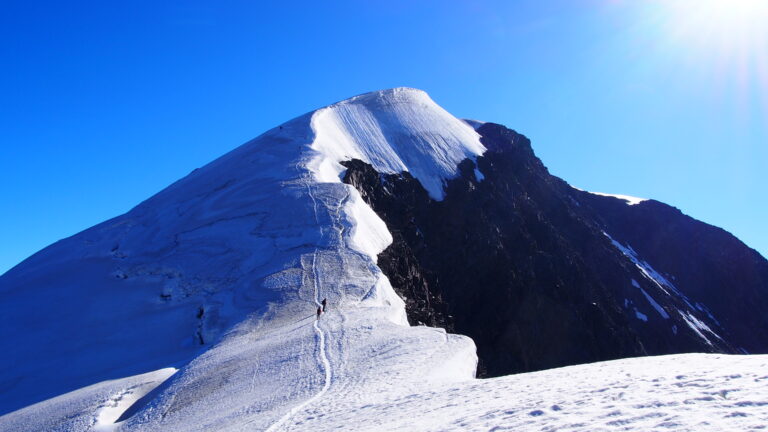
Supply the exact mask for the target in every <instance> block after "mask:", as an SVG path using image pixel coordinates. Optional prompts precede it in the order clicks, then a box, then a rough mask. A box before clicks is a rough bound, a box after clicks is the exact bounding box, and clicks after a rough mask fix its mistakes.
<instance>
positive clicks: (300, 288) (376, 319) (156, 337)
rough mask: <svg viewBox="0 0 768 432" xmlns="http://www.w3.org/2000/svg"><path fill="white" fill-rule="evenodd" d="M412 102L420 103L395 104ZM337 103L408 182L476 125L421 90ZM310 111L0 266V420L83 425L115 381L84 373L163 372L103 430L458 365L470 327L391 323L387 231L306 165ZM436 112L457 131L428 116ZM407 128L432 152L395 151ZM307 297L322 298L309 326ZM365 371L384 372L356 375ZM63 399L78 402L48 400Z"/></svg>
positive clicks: (211, 420)
mask: <svg viewBox="0 0 768 432" xmlns="http://www.w3.org/2000/svg"><path fill="white" fill-rule="evenodd" d="M416 100H418V101H420V104H421V105H419V106H418V107H409V104H410V103H412V102H414V101H416ZM428 102H429V103H428ZM430 103H431V105H429V104H430ZM349 105H350V106H354V107H356V108H355V109H358V110H362V111H366V112H368V113H369V114H370V118H371V119H376V121H377V122H379V123H378V124H379V125H380V126H377V128H376V129H375V130H373V129H372V130H371V131H370V133H371V134H376V133H378V134H381V136H382V137H383V138H382V139H383V140H385V141H381V142H379V143H378V144H377V145H378V146H379V147H377V149H378V150H376V151H384V150H383V146H384V145H385V144H387V142H389V141H386V140H393V141H392V142H393V143H395V142H396V143H397V145H393V148H396V147H397V146H400V149H399V150H398V152H399V154H401V155H402V156H403V158H404V159H403V160H408V157H411V159H410V160H409V161H410V162H411V163H413V162H414V161H415V162H417V163H424V165H425V167H416V166H409V168H414V169H415V170H416V171H419V172H420V173H422V174H423V175H424V176H425V177H423V178H425V179H426V180H425V181H435V182H439V181H438V180H436V179H438V177H439V176H446V175H450V167H449V166H448V164H449V161H450V159H447V158H449V157H451V156H450V155H453V156H452V157H459V156H458V155H460V157H461V158H463V157H464V150H463V149H462V150H456V151H454V149H453V148H452V146H458V145H459V144H460V143H458V142H457V141H456V139H455V136H454V135H455V134H465V135H467V136H469V137H470V138H473V137H474V138H476V134H475V133H474V132H473V131H472V130H471V128H469V127H468V126H466V125H465V124H464V123H462V122H460V121H459V120H456V119H453V118H452V117H450V116H449V115H448V114H447V113H445V112H444V111H443V110H442V109H441V108H439V107H437V105H434V103H432V102H431V101H430V100H429V98H428V97H427V96H426V95H425V94H424V93H423V92H420V91H416V90H410V89H400V90H391V91H385V92H381V93H376V94H372V95H364V96H361V97H358V98H355V99H353V100H351V101H350V102H349ZM336 106H337V107H343V106H344V103H342V104H338V105H336ZM329 109H330V108H329ZM339 111H340V112H343V111H344V108H339ZM411 111H412V112H411ZM432 111H435V112H434V113H432ZM327 112H328V110H320V111H318V112H315V113H310V114H307V115H304V116H301V117H299V118H297V119H295V120H292V121H290V122H288V123H286V124H284V125H282V126H280V127H278V128H275V129H273V130H271V131H269V132H267V133H265V134H263V135H262V136H260V137H258V138H256V139H255V140H253V141H251V142H249V143H247V144H245V145H243V146H241V147H239V148H238V149H236V150H234V151H232V152H230V153H228V154H227V155H225V156H223V157H221V158H219V159H217V160H216V161H214V162H212V163H210V164H208V165H207V166H205V167H203V168H200V169H197V170H195V171H193V172H192V173H191V174H190V175H188V176H187V177H185V178H184V179H182V180H180V181H178V182H176V183H174V184H173V185H171V186H169V187H168V188H166V189H165V190H163V191H161V192H160V193H158V194H157V195H155V196H153V197H152V198H150V199H148V200H147V201H145V202H143V203H141V204H140V205H138V206H137V207H136V208H134V209H133V210H131V211H130V212H128V213H127V214H125V215H123V216H120V217H117V218H115V219H113V220H110V221H107V222H105V223H103V224H101V225H98V226H96V227H93V228H91V229H89V230H86V231H84V232H82V233H80V234H77V235H75V236H73V237H70V238H68V239H65V240H62V241H60V242H58V243H56V244H54V245H52V246H51V247H48V248H46V249H44V250H43V251H41V252H39V253H38V254H36V255H35V256H33V257H31V258H30V259H28V260H27V261H25V262H24V263H22V264H20V265H19V266H17V267H16V268H14V269H12V270H11V271H9V272H8V273H7V274H5V275H3V276H2V278H1V279H0V283H1V284H2V285H0V293H1V294H2V296H3V306H4V310H3V313H2V314H0V316H2V318H0V319H2V320H3V321H2V327H0V328H1V329H2V330H0V331H2V335H0V336H2V337H0V349H2V351H3V352H6V353H12V354H11V355H10V356H3V357H2V358H0V380H2V381H0V388H2V390H3V391H2V392H1V393H0V414H6V413H9V412H11V411H14V410H18V409H19V408H22V407H25V406H26V407H27V408H25V409H22V410H18V411H15V412H11V413H10V414H6V415H5V416H3V417H0V429H2V430H5V429H6V425H13V429H14V430H30V431H32V430H44V429H48V427H47V426H45V425H51V424H62V425H66V426H62V428H63V429H61V430H72V431H78V430H88V428H89V427H90V425H92V424H95V423H98V422H99V420H98V419H99V418H101V419H102V420H101V421H102V422H103V421H104V420H103V419H104V418H105V417H104V416H101V417H99V413H100V412H102V411H103V406H105V404H109V403H110V402H109V401H110V400H117V399H119V398H120V397H121V396H120V395H121V394H123V393H124V392H125V388H123V387H122V386H119V387H120V388H117V387H114V389H113V387H109V388H110V389H113V390H111V392H110V393H109V394H106V393H103V392H102V391H101V389H103V388H104V387H103V386H102V385H101V384H100V383H103V382H106V381H107V380H117V381H115V382H121V380H125V379H127V378H126V377H131V376H134V375H139V374H143V373H151V372H153V371H158V370H162V369H164V368H168V367H178V368H179V371H178V372H177V373H176V374H175V375H174V376H173V377H172V378H171V379H169V380H168V381H167V382H165V383H164V384H162V386H161V387H159V388H158V389H157V390H156V391H154V392H153V393H152V395H151V396H152V397H151V398H144V399H142V400H141V401H139V402H138V404H137V405H136V406H133V407H128V406H125V407H124V409H128V408H130V412H131V413H132V415H131V416H130V418H127V419H125V418H122V417H123V416H122V413H120V412H118V410H113V411H112V412H110V414H109V416H108V417H109V418H110V419H111V418H112V417H116V418H120V419H121V420H120V421H119V422H118V424H112V425H107V426H109V427H116V428H118V429H122V430H166V431H168V430H179V431H190V430H227V429H231V430H240V429H241V428H242V427H243V425H248V427H249V428H253V429H254V430H264V429H267V428H269V427H272V430H282V429H285V428H290V427H291V425H293V424H294V414H295V415H299V417H300V415H301V413H302V412H304V411H306V410H311V409H312V406H313V405H314V403H315V402H316V401H318V400H322V399H325V397H328V396H326V393H327V394H328V395H331V394H333V393H334V392H339V391H341V392H344V391H346V390H345V389H347V387H349V386H354V385H357V384H356V383H365V382H370V383H372V385H371V386H369V387H366V389H365V390H364V391H377V392H385V391H386V389H387V388H390V387H396V388H400V387H402V386H403V384H402V382H401V381H408V382H409V384H406V385H405V387H409V386H421V387H424V386H429V385H431V384H430V383H433V382H442V381H445V380H462V379H470V378H472V376H473V375H474V368H475V364H476V357H475V355H474V344H473V343H472V341H471V340H469V339H468V338H466V337H462V336H454V335H446V334H445V332H444V331H440V330H435V329H429V328H425V327H414V328H411V327H408V325H407V318H406V315H405V308H404V303H403V301H402V300H401V299H400V298H399V297H398V296H397V295H396V294H395V293H394V291H393V290H392V288H391V287H390V285H389V282H388V281H387V279H386V277H384V276H383V274H382V273H381V271H380V270H379V268H378V267H377V266H376V262H375V260H376V255H377V254H378V253H380V252H381V250H383V249H384V248H385V247H386V246H387V245H388V244H389V242H391V235H390V234H389V232H388V231H387V230H386V226H385V225H384V223H383V222H382V221H381V220H380V219H379V218H378V217H377V216H376V215H375V213H373V211H372V210H371V209H370V208H368V206H367V205H366V204H365V203H364V202H363V200H362V199H361V198H360V196H359V193H358V192H357V191H356V190H355V189H354V188H352V187H351V186H348V185H345V184H342V183H341V181H340V179H339V178H338V177H337V176H335V177H331V178H325V177H324V176H323V173H322V171H321V170H320V167H323V166H333V164H336V163H337V162H338V160H337V157H338V155H339V154H341V153H343V152H341V153H340V152H339V151H338V149H334V148H331V147H329V146H331V145H332V144H333V143H332V142H329V141H325V144H323V143H322V142H321V143H318V140H320V141H322V139H325V138H321V137H326V138H327V136H326V135H325V134H326V132H328V131H327V130H326V129H325V128H323V127H322V126H321V123H322V122H318V121H317V120H316V119H317V117H318V116H321V115H323V113H327ZM409 112H411V114H412V117H408V116H407V115H406V114H408V113H409ZM345 115H346V114H345ZM413 116H416V117H419V116H420V117H419V118H413ZM430 116H431V117H430ZM446 117H447V118H448V120H446V122H448V123H450V122H455V123H456V124H459V125H460V126H461V127H460V128H459V129H458V130H459V132H456V131H452V130H451V129H450V127H449V126H450V125H448V126H446V125H445V124H436V125H431V126H430V125H429V124H428V123H429V121H431V120H430V119H434V120H435V121H438V120H440V119H443V120H445V118H446ZM347 119H348V120H349V121H352V120H350V117H349V116H347ZM386 119H388V120H387V121H389V123H388V126H387V125H385V123H386V122H385V120H386ZM398 122H399V123H398ZM409 125H411V126H412V127H413V130H409V129H408V127H410V126H409ZM356 127H362V125H360V124H358V125H357V126H356ZM443 127H448V129H447V130H448V134H447V135H446V136H444V137H443V136H441V135H440V130H441V129H442V128H443ZM397 128H400V129H401V130H400V133H401V135H400V136H397V137H396V136H395V135H394V134H395V129H397ZM360 133H361V134H362V133H363V132H360ZM430 134H431V135H430ZM361 136H362V135H360V136H356V137H355V139H361V138H360V137H361ZM371 136H373V135H371ZM421 136H427V138H424V139H421V140H420V141H419V139H420V138H419V137H421ZM409 139H411V140H413V141H414V145H413V146H412V147H414V148H415V147H418V146H420V145H426V146H429V145H432V144H435V143H436V142H437V143H438V144H440V143H442V144H444V145H445V147H444V148H443V150H444V151H443V152H442V153H440V156H438V160H437V161H435V162H434V163H432V165H430V162H429V161H427V160H426V158H427V157H428V152H429V151H432V150H435V149H436V148H437V147H430V148H429V149H423V150H421V153H418V154H419V155H420V156H419V157H420V158H421V159H419V158H418V157H416V156H413V155H410V154H409V151H410V150H405V149H406V148H409V147H408V140H409ZM398 140H399V141H398ZM346 144H349V145H354V146H355V148H358V149H362V148H365V147H366V145H367V143H366V142H358V141H355V142H353V143H349V142H347V143H346ZM346 144H345V145H346ZM438 144H435V145H437V146H438V147H439V145H438ZM369 150H370V151H374V150H373V146H371V147H369V148H368V150H366V151H369ZM393 151H394V150H393ZM452 152H453V153H452ZM454 169H455V167H454ZM435 184H437V183H435ZM323 298H327V299H328V302H329V304H330V308H331V309H330V311H329V312H328V313H327V314H325V315H323V316H322V317H321V318H320V320H319V321H317V322H315V320H314V317H315V309H316V305H317V302H318V301H320V300H321V299H323ZM377 353H378V354H377ZM371 358H373V359H374V360H373V361H374V362H375V364H376V367H375V368H371V367H370V364H371V363H370V361H371V360H370V359H371ZM363 359H366V360H363ZM363 365H365V366H364V367H363ZM379 373H383V374H385V375H386V376H388V377H389V378H388V379H387V380H380V379H378V378H376V377H373V378H371V377H369V375H377V374H379ZM89 386H91V387H89ZM90 388H93V389H97V390H98V391H99V392H98V393H94V392H96V390H93V391H90V390H88V389H90ZM68 392H71V393H68ZM65 393H67V394H65ZM28 405H31V406H28ZM62 406H72V407H76V408H77V409H76V410H74V411H67V410H66V409H59V408H57V409H52V407H62ZM119 406H121V407H122V405H119ZM94 419H97V420H94ZM113 420H115V421H116V419H113Z"/></svg>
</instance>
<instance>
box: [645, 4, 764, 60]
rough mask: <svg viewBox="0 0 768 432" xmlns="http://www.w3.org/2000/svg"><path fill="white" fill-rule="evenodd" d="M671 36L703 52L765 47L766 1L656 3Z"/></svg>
mask: <svg viewBox="0 0 768 432" xmlns="http://www.w3.org/2000/svg"><path fill="white" fill-rule="evenodd" d="M657 4H658V5H660V7H661V8H662V9H664V14H665V15H667V16H668V19H669V20H668V23H667V25H668V26H669V27H670V29H669V30H671V31H672V34H673V36H676V37H679V38H682V39H683V41H684V42H689V43H698V44H701V45H703V46H701V48H705V49H715V48H733V49H738V48H743V47H744V46H745V45H747V46H752V45H757V44H765V43H766V40H765V38H766V37H768V25H766V24H767V23H768V0H667V1H660V2H657Z"/></svg>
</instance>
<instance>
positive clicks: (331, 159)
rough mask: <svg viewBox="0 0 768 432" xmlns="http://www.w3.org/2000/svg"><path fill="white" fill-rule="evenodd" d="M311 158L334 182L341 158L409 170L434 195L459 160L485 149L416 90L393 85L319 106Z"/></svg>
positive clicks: (384, 168)
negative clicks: (382, 89) (315, 136)
mask: <svg viewBox="0 0 768 432" xmlns="http://www.w3.org/2000/svg"><path fill="white" fill-rule="evenodd" d="M312 126H313V129H314V130H315V132H316V133H317V138H316V140H315V142H314V144H313V148H314V149H316V150H317V151H318V152H320V153H321V154H322V155H323V157H320V158H318V159H317V160H315V161H314V162H313V164H312V165H313V170H314V171H315V172H316V173H317V175H318V178H319V180H320V181H335V180H337V179H338V178H339V173H341V172H342V171H343V169H344V167H343V166H341V165H339V162H340V161H344V160H350V159H359V160H362V161H364V162H368V163H370V164H371V165H372V166H373V167H374V169H376V171H378V172H380V173H387V174H398V173H402V172H404V171H408V172H410V173H411V174H412V175H413V177H415V178H416V179H417V180H419V182H421V184H422V185H423V186H424V189H426V190H427V191H428V192H429V195H430V196H431V197H432V198H433V199H436V200H440V199H442V198H443V195H444V192H443V185H444V181H445V180H446V179H449V178H452V177H455V176H456V174H457V172H458V168H457V166H458V164H459V162H461V161H462V160H464V159H467V158H475V157H477V156H479V155H481V154H482V153H483V152H484V151H485V147H484V146H483V145H482V144H481V143H480V136H479V135H478V134H477V132H475V130H474V129H473V128H472V127H471V126H470V125H468V124H467V123H466V122H464V121H462V120H459V119H457V118H455V117H453V116H452V115H450V114H449V113H448V112H446V111H445V110H444V109H442V108H441V107H440V106H438V105H437V104H435V103H434V102H433V101H432V99H430V97H429V96H428V95H427V94H426V93H424V92H423V91H420V90H415V89H408V88H397V89H392V90H385V91H382V92H374V93H368V94H365V95H361V96H357V97H354V98H352V99H349V100H346V101H343V102H339V103H337V104H335V105H331V106H329V107H327V108H324V109H321V110H318V111H317V112H316V113H315V115H314V116H313V118H312Z"/></svg>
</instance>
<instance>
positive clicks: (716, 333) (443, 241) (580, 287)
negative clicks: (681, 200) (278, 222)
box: [344, 124, 768, 376]
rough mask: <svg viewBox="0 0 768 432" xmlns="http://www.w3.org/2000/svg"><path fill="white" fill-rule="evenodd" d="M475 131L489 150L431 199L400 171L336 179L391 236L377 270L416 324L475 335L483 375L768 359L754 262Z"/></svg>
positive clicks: (692, 226)
mask: <svg viewBox="0 0 768 432" xmlns="http://www.w3.org/2000/svg"><path fill="white" fill-rule="evenodd" d="M478 132H479V133H480V134H481V135H482V137H483V138H482V142H483V144H484V145H485V146H486V147H487V148H488V151H487V152H486V153H485V155H483V156H482V157H479V158H477V161H476V162H473V161H471V160H465V161H464V162H462V163H461V165H460V166H459V169H460V175H459V176H458V177H457V178H455V179H453V180H451V181H449V182H448V184H447V185H446V196H445V199H444V200H443V201H439V202H438V201H434V200H431V199H430V198H429V196H428V194H427V192H426V191H425V190H424V189H423V188H422V187H421V185H420V183H419V182H418V181H417V180H415V179H414V178H413V177H411V176H410V175H409V174H408V173H402V174H399V175H381V174H379V173H377V172H376V171H374V170H373V169H372V167H371V166H370V165H367V164H365V163H363V162H361V161H350V162H346V163H345V165H346V167H347V172H346V173H345V177H344V181H345V182H347V183H349V184H352V185H354V186H355V187H356V188H357V189H358V190H359V191H360V193H361V195H362V196H363V198H364V199H365V200H366V201H367V202H368V203H369V204H370V205H371V206H372V208H373V209H374V210H375V211H376V212H377V213H378V214H379V216H380V217H381V218H382V219H383V220H384V221H385V222H386V224H387V226H388V227H389V229H390V231H391V232H392V235H393V238H394V242H393V244H392V245H391V246H390V247H389V248H387V249H386V250H385V251H384V252H383V253H382V254H381V255H380V256H379V266H380V267H381V268H382V270H383V271H384V273H385V274H386V275H387V276H388V277H389V279H390V282H391V283H392V285H393V287H394V288H395V289H396V291H397V292H398V293H399V294H400V295H401V296H402V297H403V298H404V299H405V300H406V307H407V311H408V314H409V319H410V320H411V322H412V323H413V324H417V323H424V324H427V325H431V326H440V327H445V328H446V329H448V330H449V331H455V332H457V333H463V334H466V335H468V336H470V337H472V338H473V339H474V340H475V343H476V344H477V347H478V355H479V357H480V362H481V364H480V373H481V374H484V375H486V376H497V375H503V374H508V373H515V372H523V371H532V370H539V369H545V368H551V367H558V366H565V365H570V364H577V363H585V362H593V361H600V360H607V359H614V358H621V357H630V356H639V355H650V354H669V353H681V352H694V351H695V352H727V353H733V352H739V350H741V349H746V350H748V351H750V352H766V351H768V334H767V332H768V314H766V313H764V311H766V310H768V309H766V307H768V303H767V302H768V262H766V260H765V259H763V258H762V257H761V256H760V255H759V254H757V253H756V252H755V251H753V250H751V249H749V248H748V247H746V246H745V245H744V244H743V243H741V242H740V241H738V240H737V239H736V238H735V237H733V236H731V235H730V234H728V233H726V232H725V231H723V230H720V229H719V228H716V227H712V226H710V225H706V224H704V223H702V222H698V221H696V220H694V219H691V218H689V217H687V216H685V215H683V214H682V213H680V212H679V211H678V210H676V209H674V208H673V207H670V206H667V205H665V204H662V203H659V202H655V201H647V202H643V203H641V204H638V205H634V206H629V205H627V204H626V203H625V202H624V201H622V200H619V199H616V198H612V197H603V196H597V195H593V194H589V193H587V192H581V191H578V190H576V189H573V188H571V187H570V186H569V185H568V184H566V183H565V182H563V181H562V180H560V179H558V178H557V177H554V176H552V175H550V174H549V172H548V171H547V169H546V168H545V167H544V165H543V164H542V163H541V161H540V160H539V159H538V158H537V157H536V156H535V155H534V153H533V150H532V149H531V146H530V141H529V140H528V139H527V138H525V137H524V136H522V135H520V134H517V133H516V132H514V131H512V130H509V129H507V128H505V127H503V126H500V125H495V124H485V125H483V126H481V127H480V128H479V129H478ZM476 169H477V170H479V172H480V173H482V174H477V172H476ZM483 177H484V178H483ZM478 178H481V180H480V179H478ZM745 315H749V317H746V316H745Z"/></svg>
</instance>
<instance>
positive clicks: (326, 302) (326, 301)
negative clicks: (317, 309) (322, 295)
mask: <svg viewBox="0 0 768 432" xmlns="http://www.w3.org/2000/svg"><path fill="white" fill-rule="evenodd" d="M321 303H322V304H323V312H325V307H326V306H327V305H328V300H327V299H323V301H322V302H321Z"/></svg>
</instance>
